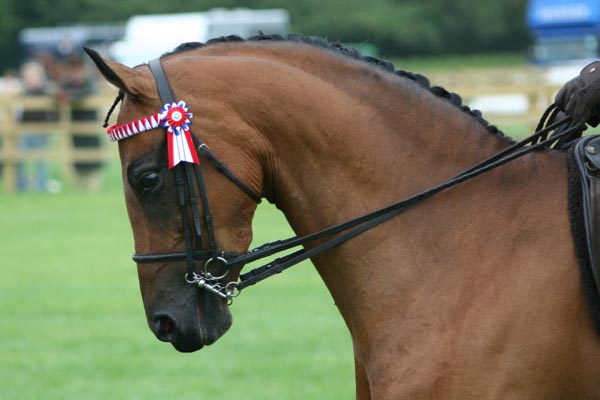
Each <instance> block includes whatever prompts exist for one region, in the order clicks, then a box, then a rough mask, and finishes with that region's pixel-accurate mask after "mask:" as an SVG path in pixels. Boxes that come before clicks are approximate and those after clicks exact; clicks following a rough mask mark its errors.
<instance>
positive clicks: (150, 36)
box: [110, 8, 289, 67]
mask: <svg viewBox="0 0 600 400" xmlns="http://www.w3.org/2000/svg"><path fill="white" fill-rule="evenodd" d="M288 29H289V14H288V12H287V11H286V10H283V9H273V10H250V9H247V8H236V9H233V10H226V9H222V8H217V9H212V10H209V11H206V12H198V13H184V14H160V15H137V16H134V17H132V18H131V19H129V21H127V24H126V27H125V37H124V40H122V41H119V42H116V43H114V44H113V45H112V47H111V49H110V52H111V57H112V58H113V59H115V60H117V61H119V62H121V63H123V64H125V65H128V66H130V67H134V66H136V65H139V64H142V63H145V62H147V61H148V60H150V59H152V58H156V57H158V56H160V55H161V54H163V53H166V52H168V51H171V50H173V49H174V48H175V47H177V46H178V45H179V44H181V43H184V42H206V41H207V40H208V39H211V38H215V37H220V36H226V35H238V36H241V37H243V38H246V37H249V36H252V35H256V34H257V33H259V32H263V33H265V34H274V33H278V34H286V33H287V32H288Z"/></svg>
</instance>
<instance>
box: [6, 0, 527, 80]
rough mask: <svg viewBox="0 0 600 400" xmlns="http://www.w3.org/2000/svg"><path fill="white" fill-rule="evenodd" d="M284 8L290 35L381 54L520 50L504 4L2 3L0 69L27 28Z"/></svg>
mask: <svg viewBox="0 0 600 400" xmlns="http://www.w3.org/2000/svg"><path fill="white" fill-rule="evenodd" d="M214 7H226V8H233V7H248V8H254V9H261V8H285V9H287V10H288V12H289V13H290V17H291V31H292V32H297V33H303V34H310V35H317V36H323V37H326V38H328V39H330V40H332V41H342V42H346V43H349V42H353V43H365V42H366V43H372V44H374V45H376V46H377V47H378V49H379V51H380V52H381V53H382V54H383V55H384V56H412V55H442V54H469V53H486V52H497V51H524V50H525V48H526V47H527V44H528V42H529V38H528V35H527V31H526V29H525V2H524V1H522V0H503V1H499V2H481V1H479V0H453V1H451V2H449V1H447V0H371V1H369V2H365V1H364V0H327V1H323V0H244V1H242V0H170V1H168V2H160V1H159V2H149V1H147V0H121V1H119V2H109V1H106V0H27V1H23V0H0V11H1V12H0V71H1V70H4V69H6V68H9V67H16V66H17V65H18V64H19V61H20V59H19V51H18V46H17V38H18V34H19V32H20V31H21V30H22V29H24V28H28V27H45V26H60V25H74V24H100V23H104V24H106V23H108V24H115V23H124V22H125V21H126V20H127V19H128V18H129V17H131V16H133V15H137V14H153V13H175V12H195V11H205V10H208V9H210V8H214Z"/></svg>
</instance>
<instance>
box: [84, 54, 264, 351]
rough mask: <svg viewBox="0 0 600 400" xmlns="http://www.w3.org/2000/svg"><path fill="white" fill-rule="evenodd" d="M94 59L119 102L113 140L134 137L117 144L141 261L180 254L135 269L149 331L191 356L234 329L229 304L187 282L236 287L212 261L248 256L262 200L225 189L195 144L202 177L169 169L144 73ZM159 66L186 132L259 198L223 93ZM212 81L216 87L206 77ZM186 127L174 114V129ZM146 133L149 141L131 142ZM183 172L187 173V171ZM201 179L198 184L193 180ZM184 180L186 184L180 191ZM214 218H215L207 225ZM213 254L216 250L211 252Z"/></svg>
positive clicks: (169, 63) (233, 273)
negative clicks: (224, 255)
mask: <svg viewBox="0 0 600 400" xmlns="http://www.w3.org/2000/svg"><path fill="white" fill-rule="evenodd" d="M88 53H89V55H90V56H91V58H92V59H93V61H94V62H95V64H96V65H97V67H98V68H99V70H100V72H101V73H102V75H103V76H104V77H105V78H106V79H107V80H108V81H109V82H110V83H112V84H113V85H115V86H116V87H118V88H119V89H120V91H121V94H122V95H120V97H119V98H122V99H123V102H122V105H121V108H120V111H119V115H118V119H117V125H116V126H114V127H113V129H112V131H111V132H112V133H113V136H111V137H112V138H113V139H123V138H124V137H126V136H127V135H128V134H127V131H129V133H130V134H131V137H127V140H119V154H120V158H121V163H122V177H123V185H124V192H125V201H126V205H127V211H128V214H129V218H130V221H131V226H132V229H133V236H134V241H135V251H136V254H142V255H143V254H157V253H158V254H162V255H164V254H167V255H168V254H173V253H175V254H178V253H179V254H181V253H183V254H184V255H182V256H181V257H178V256H175V257H170V258H169V257H166V258H164V257H163V258H161V257H158V258H156V257H154V258H153V262H146V261H147V260H149V259H151V258H152V257H146V258H143V256H141V257H139V258H138V260H136V261H138V275H139V282H140V288H141V293H142V298H143V302H144V308H145V312H146V317H147V321H148V325H149V327H150V329H151V330H152V331H153V332H154V334H155V335H156V337H157V338H158V339H160V340H162V341H166V342H171V343H172V344H173V346H174V347H175V348H176V349H177V350H179V351H195V350H197V349H199V348H202V347H203V346H204V345H210V344H212V343H213V342H214V341H216V340H217V339H218V338H219V337H221V336H222V335H223V334H224V333H225V332H226V331H227V330H228V329H229V327H230V326H231V324H232V317H231V314H230V311H229V307H228V299H227V298H226V296H218V295H215V293H213V292H211V291H209V290H200V289H199V288H198V287H197V286H196V285H190V284H189V283H188V281H189V280H190V279H191V276H190V274H193V273H195V272H196V271H200V270H202V271H204V273H205V275H204V278H206V277H207V276H208V277H210V278H211V279H213V280H215V281H217V280H218V285H219V286H220V287H225V286H226V285H227V284H228V283H229V282H235V281H236V280H237V277H238V275H239V271H240V268H241V267H238V268H228V269H225V268H224V266H223V263H222V262H220V260H222V259H221V258H220V257H218V255H217V252H216V251H217V250H221V249H227V250H228V251H232V252H239V253H243V252H246V251H247V249H248V246H249V244H250V241H251V237H252V230H251V220H252V216H253V214H254V210H255V208H256V200H260V199H256V195H255V196H254V197H255V198H254V199H252V198H250V197H249V196H248V195H246V194H245V193H244V192H243V191H242V190H239V189H238V188H236V186H235V185H233V184H232V182H231V180H229V179H226V178H225V177H224V175H223V174H222V173H220V172H219V171H218V170H217V168H216V167H215V165H214V164H213V163H210V162H208V161H207V159H206V158H205V157H204V156H203V154H205V153H202V152H200V151H198V148H197V145H198V143H195V144H193V143H191V142H189V143H187V142H186V143H184V144H185V145H189V148H188V149H187V150H188V151H192V152H194V154H195V156H196V157H197V162H198V163H199V164H201V167H200V169H201V172H200V171H199V170H198V169H195V167H192V163H186V162H185V161H182V163H180V164H179V165H177V166H173V165H170V164H169V163H170V162H171V163H173V160H169V155H168V152H173V151H176V150H173V149H171V148H170V144H169V139H168V137H167V136H166V134H167V135H169V130H168V129H162V128H161V126H159V124H158V122H159V121H158V120H156V118H157V114H160V111H161V109H163V108H164V107H165V104H164V103H163V102H162V101H161V100H160V98H159V93H158V91H157V87H156V83H155V79H154V78H153V75H152V73H151V71H150V69H149V68H148V66H147V65H143V66H138V67H136V68H129V67H127V66H124V65H122V64H119V63H116V62H112V61H109V60H106V59H103V58H102V57H100V55H99V54H97V53H96V52H94V51H92V50H89V49H88ZM162 65H164V69H165V71H166V74H167V75H168V77H169V79H170V80H171V82H172V83H173V86H172V90H173V91H174V94H175V95H176V96H177V99H179V100H184V101H185V102H186V106H185V107H186V111H183V110H180V111H182V112H184V113H185V112H187V110H188V107H189V110H190V112H189V114H188V115H189V121H188V122H191V125H189V124H188V125H189V126H187V128H191V130H193V132H194V134H195V135H197V136H199V137H201V138H202V140H205V141H206V142H207V143H209V144H210V146H211V149H212V150H213V151H214V152H215V153H217V154H219V155H223V156H224V158H223V161H224V165H227V168H228V170H229V171H231V173H232V176H233V174H234V175H235V177H236V178H237V179H239V182H240V184H241V185H243V186H244V187H245V188H246V190H247V191H248V192H250V193H261V192H262V176H263V172H262V170H261V167H260V163H259V162H258V161H257V160H256V159H255V158H253V156H252V154H253V153H252V152H251V151H250V150H251V148H252V142H244V143H245V145H244V146H240V141H239V135H240V134H241V133H242V132H244V133H246V134H248V131H249V130H251V129H250V128H249V126H248V125H247V124H245V123H244V122H243V121H241V120H239V119H237V118H235V116H234V115H232V114H231V113H228V112H227V109H225V108H224V107H223V103H221V102H219V101H218V100H216V96H214V93H215V91H218V90H221V89H223V88H215V87H211V86H210V85H208V86H204V87H198V86H195V85H193V84H191V82H186V81H185V79H181V76H184V75H181V74H182V73H183V74H191V71H188V68H187V67H186V62H185V59H184V58H178V57H173V58H168V59H166V60H163V62H162ZM176 71H177V72H176ZM207 81H211V80H210V77H208V76H207ZM205 82H206V81H205ZM212 82H214V81H212ZM201 86H202V85H201ZM191 111H193V114H192V112H191ZM180 117H181V114H177V117H176V119H177V118H180ZM165 118H166V117H165ZM151 120H152V123H151V124H150V121H151ZM163 122H164V121H163ZM140 124H141V125H140ZM148 124H150V125H148ZM143 125H146V126H143ZM163 125H164V123H163ZM142 131H143V134H135V133H141V132H142ZM171 133H172V132H171ZM249 134H250V135H251V134H252V133H251V132H250V133H249ZM194 140H196V139H195V138H194ZM174 146H175V147H176V146H177V144H175V145H174ZM203 146H204V145H203ZM198 154H199V155H198ZM208 154H212V153H208ZM184 163H185V164H188V165H187V166H186V167H183V164H184ZM177 168H181V169H182V171H183V172H182V175H181V176H180V175H179V174H178V173H176V172H175V171H176V170H177ZM196 172H198V174H200V175H201V176H194V175H195V173H196ZM178 180H179V181H181V180H183V181H185V182H184V184H183V185H181V182H178ZM241 182H243V183H241ZM178 184H179V185H180V186H178ZM199 185H204V186H205V187H206V188H209V190H205V189H204V188H203V187H199ZM245 185H248V186H245ZM176 188H178V189H176ZM178 192H179V194H178ZM182 195H183V197H182ZM203 196H206V197H205V198H204V199H203ZM201 200H203V201H201ZM225 200H226V201H225ZM182 202H184V203H186V204H185V206H182V204H181V203H182ZM208 205H210V210H209V209H208ZM182 207H183V208H182ZM209 213H210V215H211V216H209V217H208V218H206V217H207V216H208V215H209ZM212 221H214V222H212ZM185 226H187V228H186V227H185ZM186 236H190V237H187V238H186ZM211 236H214V237H211ZM211 246H214V247H215V248H214V249H211V250H212V251H210V250H209V249H210V247H211ZM202 250H205V252H206V253H207V255H206V256H205V257H200V258H201V259H200V260H197V259H194V260H189V259H188V260H186V255H185V254H186V251H187V252H188V253H187V254H188V255H189V254H191V253H192V252H197V251H200V252H202ZM194 257H195V256H194ZM215 277H216V278H218V279H215ZM214 285H217V284H216V283H214V284H213V286H214Z"/></svg>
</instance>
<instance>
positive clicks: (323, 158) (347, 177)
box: [263, 66, 510, 235]
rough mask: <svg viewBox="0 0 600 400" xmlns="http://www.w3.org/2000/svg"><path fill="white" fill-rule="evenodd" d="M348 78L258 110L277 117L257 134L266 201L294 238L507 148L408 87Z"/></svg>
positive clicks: (377, 75) (316, 83) (383, 76)
mask: <svg viewBox="0 0 600 400" xmlns="http://www.w3.org/2000/svg"><path fill="white" fill-rule="evenodd" d="M353 68H354V69H355V70H353V71H352V72H353V73H354V75H355V77H352V76H350V77H347V78H344V79H342V78H340V77H339V76H338V77H337V79H336V80H332V79H331V71H328V73H329V75H328V76H327V77H326V78H325V80H324V79H323V77H322V76H318V77H317V79H316V80H313V81H312V82H302V78H300V77H298V78H297V79H296V81H295V82H294V86H295V87H292V88H288V89H287V90H286V91H285V96H286V98H285V99H278V98H277V96H273V97H272V98H271V99H272V100H273V104H271V105H269V106H267V107H268V108H267V109H269V110H277V111H275V112H273V113H271V115H270V117H269V120H268V124H269V126H268V127H266V128H265V129H263V132H264V133H265V134H266V136H267V141H268V143H269V147H270V150H271V151H270V155H269V157H268V162H267V165H268V167H267V179H266V181H267V190H266V192H267V193H268V194H270V196H269V197H270V200H272V201H273V202H274V203H275V204H276V205H277V206H278V208H280V209H281V210H282V211H283V212H284V214H285V215H286V217H287V218H288V220H289V222H290V224H291V225H292V227H293V228H294V230H295V231H296V232H297V233H298V234H301V235H303V234H307V233H310V232H314V231H316V230H318V229H322V228H324V227H327V226H330V225H333V224H336V223H340V222H343V221H345V220H348V219H350V218H352V217H356V216H358V215H361V214H364V213H366V212H369V211H372V210H375V209H377V208H380V207H383V206H385V205H387V204H390V203H392V202H395V201H398V200H399V199H401V198H404V197H406V196H409V195H411V194H414V193H416V192H418V191H421V190H423V189H426V188H428V187H431V186H433V185H434V184H437V183H440V182H442V181H444V180H446V179H448V178H450V177H452V176H454V175H456V174H457V173H459V172H462V171H464V170H466V169H468V168H469V167H471V166H473V165H475V164H476V163H477V162H480V161H481V160H483V159H485V158H486V157H488V156H490V155H492V154H494V153H495V152H497V151H499V150H500V149H502V148H505V147H507V146H508V145H509V144H510V143H509V141H508V140H506V139H504V138H501V137H500V136H499V135H494V134H492V133H490V132H489V131H487V129H486V128H485V127H484V126H483V125H482V124H480V123H479V121H477V120H476V119H475V118H473V117H472V116H470V115H468V114H466V113H464V112H462V111H460V110H459V109H458V107H456V106H455V105H453V104H451V103H450V102H449V101H447V100H444V99H440V98H438V97H436V96H435V95H433V94H431V93H430V92H429V91H426V90H424V89H422V88H420V87H418V86H417V84H416V83H414V82H412V81H408V80H406V79H402V78H398V77H395V76H393V75H392V74H389V73H384V72H379V71H376V72H373V71H372V69H371V67H362V66H361V67H356V66H353ZM361 68H363V69H364V68H369V74H365V73H361V74H359V73H357V71H356V70H360V69H361ZM365 75H367V76H368V79H364V76H365ZM356 76H358V79H355V78H356ZM313 77H314V75H309V77H308V78H307V79H309V80H310V79H311V78H313ZM299 87H300V88H301V89H300V93H299V95H298V96H289V93H298V92H299ZM306 88H310V89H309V90H306Z"/></svg>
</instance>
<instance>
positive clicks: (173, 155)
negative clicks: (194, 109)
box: [158, 100, 200, 168]
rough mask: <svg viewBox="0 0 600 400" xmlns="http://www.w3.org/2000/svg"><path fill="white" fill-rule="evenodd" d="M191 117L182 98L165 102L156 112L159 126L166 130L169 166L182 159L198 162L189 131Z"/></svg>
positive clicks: (171, 166)
mask: <svg viewBox="0 0 600 400" xmlns="http://www.w3.org/2000/svg"><path fill="white" fill-rule="evenodd" d="M191 118H192V113H190V112H188V106H187V104H186V103H185V102H184V101H183V100H182V101H179V102H177V103H170V104H169V103H167V104H165V105H164V106H163V108H162V109H161V110H160V112H159V113H158V119H159V121H160V126H161V127H163V128H166V130H167V149H168V152H169V168H173V167H174V166H176V165H177V164H179V163H180V162H182V161H184V162H189V163H194V164H200V160H199V159H198V153H197V152H196V148H195V146H194V142H193V140H192V133H191V132H190V125H191V124H192V122H191Z"/></svg>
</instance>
